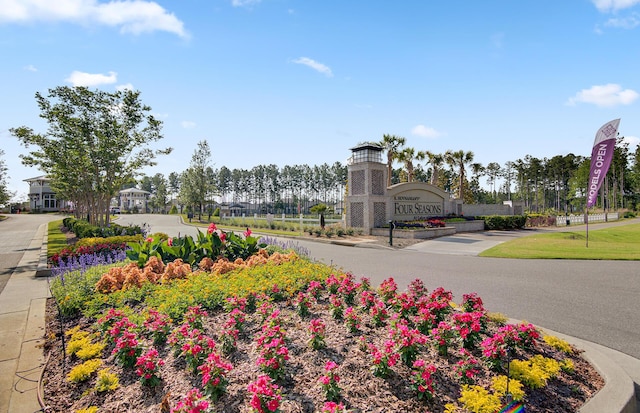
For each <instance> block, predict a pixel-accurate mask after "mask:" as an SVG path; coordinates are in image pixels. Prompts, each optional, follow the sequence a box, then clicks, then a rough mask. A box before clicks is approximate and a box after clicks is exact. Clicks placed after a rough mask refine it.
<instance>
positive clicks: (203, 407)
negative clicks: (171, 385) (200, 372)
mask: <svg viewBox="0 0 640 413" xmlns="http://www.w3.org/2000/svg"><path fill="white" fill-rule="evenodd" d="M208 410H209V400H207V398H206V397H205V396H204V395H203V394H202V393H200V390H198V389H196V388H194V389H191V390H189V391H188V392H187V394H186V395H185V396H184V397H183V398H182V399H180V401H178V403H177V404H176V407H174V408H172V409H171V413H205V412H207V411H208Z"/></svg>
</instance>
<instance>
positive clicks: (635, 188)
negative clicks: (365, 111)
mask: <svg viewBox="0 0 640 413" xmlns="http://www.w3.org/2000/svg"><path fill="white" fill-rule="evenodd" d="M378 144H379V145H380V146H381V147H382V148H384V150H385V151H386V154H387V169H388V172H389V181H388V184H389V185H391V184H394V183H398V182H412V181H421V182H429V183H430V184H432V185H435V186H438V187H440V188H441V189H443V190H445V191H447V192H449V193H451V194H454V195H455V196H456V197H457V198H459V199H463V200H464V202H465V203H468V204H474V203H482V204H491V203H502V202H503V201H509V200H513V201H522V202H524V205H525V210H527V211H532V212H545V211H555V212H575V211H582V210H583V209H584V206H585V203H586V193H587V181H588V178H589V168H590V164H591V159H590V157H584V156H579V155H574V154H572V153H570V154H567V155H556V156H554V157H552V158H542V159H540V158H536V157H533V156H531V155H526V156H525V157H524V158H519V159H516V160H514V161H508V162H505V163H504V165H500V164H499V163H497V162H490V163H488V164H487V165H482V164H481V163H478V162H474V154H473V152H472V151H464V150H456V151H454V150H448V151H446V152H445V153H434V152H431V151H429V150H423V151H417V150H415V149H414V148H411V147H406V146H405V144H406V139H405V138H403V137H399V136H395V135H383V139H382V140H381V141H380V142H378ZM419 161H424V166H423V165H421V164H417V165H416V162H419ZM396 163H399V164H400V165H401V167H400V168H394V167H393V165H394V164H396ZM482 177H485V178H486V182H487V185H488V186H489V188H488V189H485V188H482V187H481V186H480V178H482ZM639 202H640V146H637V147H636V148H635V150H633V151H632V150H630V148H629V143H628V142H627V141H626V140H625V139H624V137H621V136H618V138H617V139H616V146H615V150H614V155H613V160H612V162H611V166H610V168H609V171H608V173H607V175H606V177H605V181H604V184H603V186H602V188H601V192H600V197H599V201H598V207H600V208H606V209H615V210H617V209H619V208H628V209H632V210H635V209H636V207H637V205H638V203H639Z"/></svg>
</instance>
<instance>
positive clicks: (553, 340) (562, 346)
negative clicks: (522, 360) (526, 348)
mask: <svg viewBox="0 0 640 413" xmlns="http://www.w3.org/2000/svg"><path fill="white" fill-rule="evenodd" d="M542 339H543V340H544V342H545V343H547V344H548V345H550V346H551V347H553V348H555V349H556V350H559V351H562V352H565V353H567V354H571V353H573V349H572V348H571V345H570V344H569V343H567V342H566V341H564V340H562V339H560V338H558V337H556V336H544V337H542Z"/></svg>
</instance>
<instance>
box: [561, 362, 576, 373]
mask: <svg viewBox="0 0 640 413" xmlns="http://www.w3.org/2000/svg"><path fill="white" fill-rule="evenodd" d="M560 368H561V369H562V371H564V372H565V373H573V371H574V370H575V366H574V365H573V361H571V360H570V359H564V360H562V361H561V362H560Z"/></svg>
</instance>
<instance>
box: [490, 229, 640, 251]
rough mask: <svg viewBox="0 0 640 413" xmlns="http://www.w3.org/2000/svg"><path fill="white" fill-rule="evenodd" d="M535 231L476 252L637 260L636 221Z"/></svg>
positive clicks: (638, 231) (639, 244) (639, 243)
mask: <svg viewBox="0 0 640 413" xmlns="http://www.w3.org/2000/svg"><path fill="white" fill-rule="evenodd" d="M586 244H587V242H586V233H585V230H584V229H581V230H579V231H571V232H555V233H546V234H536V235H531V236H528V237H522V238H518V239H515V240H513V241H509V242H505V243H503V244H500V245H497V246H495V247H493V248H490V249H488V250H486V251H484V252H482V253H481V254H480V256H481V257H496V258H547V259H575V260H640V224H632V225H625V226H620V227H612V228H607V229H599V230H593V231H589V246H588V247H587V245H586Z"/></svg>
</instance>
